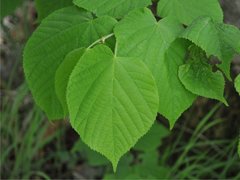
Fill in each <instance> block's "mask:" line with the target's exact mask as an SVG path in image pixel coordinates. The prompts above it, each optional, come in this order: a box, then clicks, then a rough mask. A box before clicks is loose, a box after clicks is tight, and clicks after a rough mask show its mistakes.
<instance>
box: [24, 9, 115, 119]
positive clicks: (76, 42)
mask: <svg viewBox="0 0 240 180" xmlns="http://www.w3.org/2000/svg"><path fill="white" fill-rule="evenodd" d="M115 24H116V20H115V19H113V18H110V17H101V18H97V19H93V18H92V16H91V14H89V13H87V12H86V11H84V10H81V9H79V8H76V7H68V8H64V9H61V10H58V11H55V12H54V13H53V14H51V15H50V16H48V17H47V18H46V19H44V20H43V21H42V23H41V24H40V26H39V27H38V28H37V30H36V31H35V32H34V33H33V35H32V37H31V38H30V39H29V41H28V43H27V45H26V47H25V50H24V62H23V65H24V72H25V76H26V79H27V82H28V85H29V88H30V90H31V92H32V94H33V97H34V99H35V101H36V103H37V104H38V105H39V106H40V107H41V108H42V109H43V110H44V111H45V112H46V114H47V116H48V117H49V119H59V118H63V116H64V112H63V109H62V106H61V103H60V102H59V100H58V98H57V95H56V92H55V73H56V70H57V69H58V67H59V65H60V64H61V63H62V61H63V60H64V58H65V56H66V55H67V54H68V53H69V52H70V51H72V50H74V49H76V48H80V47H88V46H89V45H90V44H92V43H93V42H94V41H96V40H97V39H100V38H101V37H103V36H105V35H107V34H110V33H111V32H112V29H113V27H114V25H115Z"/></svg>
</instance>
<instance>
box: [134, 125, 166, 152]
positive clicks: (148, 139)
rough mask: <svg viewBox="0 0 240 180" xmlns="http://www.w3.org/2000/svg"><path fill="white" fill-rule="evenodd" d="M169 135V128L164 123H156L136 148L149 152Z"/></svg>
mask: <svg viewBox="0 0 240 180" xmlns="http://www.w3.org/2000/svg"><path fill="white" fill-rule="evenodd" d="M168 135H169V130H168V129H167V128H165V127H164V126H163V125H162V124H159V123H157V122H156V123H154V125H153V126H152V127H151V129H150V130H149V131H148V133H147V134H145V135H144V136H143V137H142V138H141V139H140V140H139V141H138V142H137V144H136V145H135V146H134V148H133V149H134V150H138V151H144V152H149V151H153V150H156V149H157V147H159V146H160V145H161V140H162V139H163V138H164V137H166V136H168Z"/></svg>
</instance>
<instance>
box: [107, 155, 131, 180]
mask: <svg viewBox="0 0 240 180" xmlns="http://www.w3.org/2000/svg"><path fill="white" fill-rule="evenodd" d="M132 162H133V155H132V154H131V153H127V154H126V155H124V156H123V157H122V158H121V160H120V161H119V164H118V167H117V171H116V172H115V173H112V172H111V173H107V174H105V175H104V178H103V179H109V180H113V179H129V178H127V177H128V176H129V175H132V174H134V169H133V168H132V166H131V163H132Z"/></svg>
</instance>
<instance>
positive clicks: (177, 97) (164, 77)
mask: <svg viewBox="0 0 240 180" xmlns="http://www.w3.org/2000/svg"><path fill="white" fill-rule="evenodd" d="M188 45H189V44H188V42H186V40H182V39H178V40H176V41H175V42H173V43H172V44H171V46H170V47H169V49H168V50H167V51H166V54H165V57H164V58H163V59H161V61H160V65H159V68H160V69H159V71H158V74H159V78H158V84H159V102H160V105H159V112H160V113H161V114H162V115H163V116H165V117H166V118H167V119H168V120H169V124H170V129H172V128H173V126H174V124H175V122H176V120H177V119H178V118H179V117H180V115H181V114H182V113H183V112H184V111H185V110H186V109H188V108H189V107H190V106H191V105H192V103H193V101H194V100H195V99H196V95H194V94H193V93H191V92H190V91H188V90H187V89H186V88H185V87H184V86H183V84H182V83H181V81H180V79H179V77H178V69H179V66H181V65H183V64H184V61H185V56H186V52H187V49H188Z"/></svg>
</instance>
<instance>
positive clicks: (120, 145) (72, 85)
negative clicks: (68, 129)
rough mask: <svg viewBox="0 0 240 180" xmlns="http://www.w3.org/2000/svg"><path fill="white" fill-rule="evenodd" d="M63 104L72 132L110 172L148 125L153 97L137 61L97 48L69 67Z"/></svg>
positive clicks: (151, 85) (146, 74)
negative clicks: (103, 158)
mask: <svg viewBox="0 0 240 180" xmlns="http://www.w3.org/2000/svg"><path fill="white" fill-rule="evenodd" d="M67 103H68V107H69V114H70V122H71V124H72V126H73V128H74V129H75V130H76V131H77V132H78V133H79V134H80V136H81V138H82V140H83V141H84V142H85V143H86V144H88V145H89V146H90V148H92V149H94V150H96V151H98V152H100V153H101V154H103V155H104V156H106V157H107V158H108V159H109V160H110V161H111V162H112V164H113V168H114V170H116V167H117V163H118V161H119V159H120V157H121V156H122V155H123V154H124V153H126V152H127V151H128V150H129V149H130V148H131V147H132V146H133V145H134V144H135V143H136V142H137V140H138V139H139V138H140V137H141V136H143V135H144V134H145V133H146V132H147V131H148V130H149V129H150V127H151V126H152V124H153V122H154V120H155V118H156V114H157V109H158V94H157V89H156V85H155V82H154V79H153V77H152V75H151V72H150V71H149V70H148V68H147V67H146V66H145V65H144V63H143V62H142V61H141V60H139V59H137V58H128V57H125V58H121V57H116V56H114V54H113V53H112V51H111V50H110V48H108V47H107V46H105V45H98V46H96V47H94V48H93V49H90V50H88V51H86V53H85V54H84V55H83V56H82V58H81V60H80V61H79V63H78V64H77V65H76V67H75V68H74V70H73V72H72V74H71V76H70V80H69V84H68V90H67Z"/></svg>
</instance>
